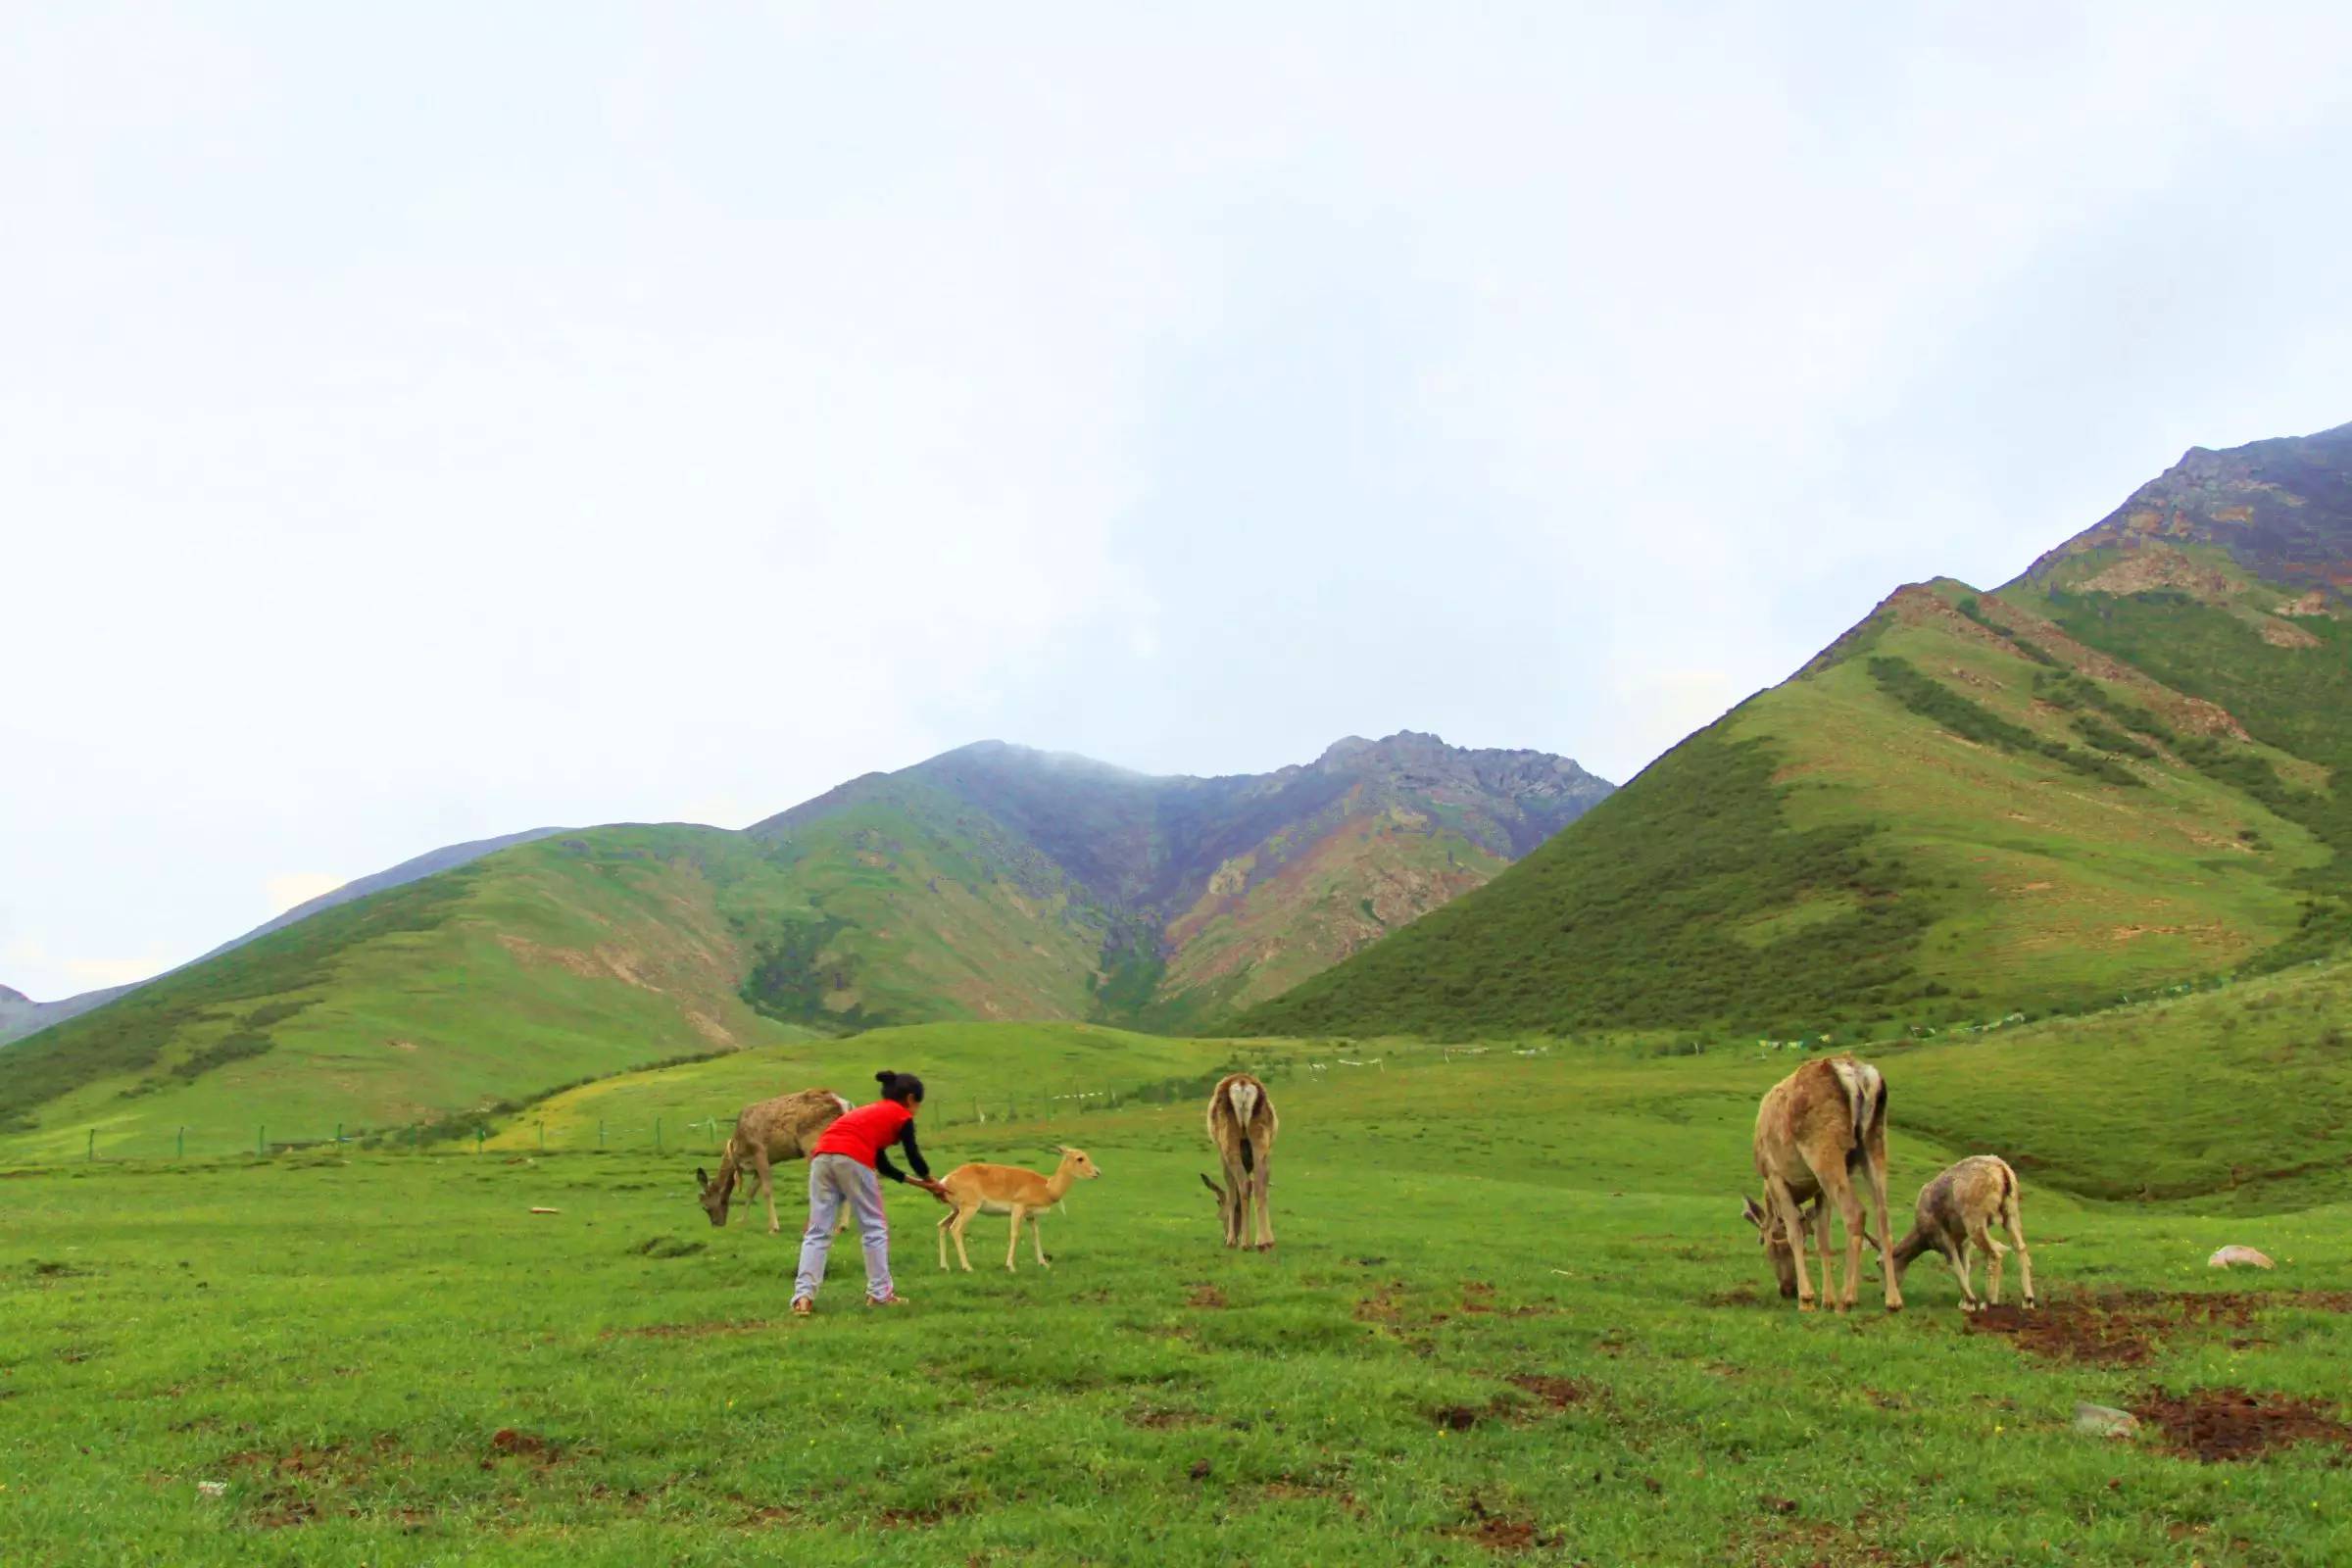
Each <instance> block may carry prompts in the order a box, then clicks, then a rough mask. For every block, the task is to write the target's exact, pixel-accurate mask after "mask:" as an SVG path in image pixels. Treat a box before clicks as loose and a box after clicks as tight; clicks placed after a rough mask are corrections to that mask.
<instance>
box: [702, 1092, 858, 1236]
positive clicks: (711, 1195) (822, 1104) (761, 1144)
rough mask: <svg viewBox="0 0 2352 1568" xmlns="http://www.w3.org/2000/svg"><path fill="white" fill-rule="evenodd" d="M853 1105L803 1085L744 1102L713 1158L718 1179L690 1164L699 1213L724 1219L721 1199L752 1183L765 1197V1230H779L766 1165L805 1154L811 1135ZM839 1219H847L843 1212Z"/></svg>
mask: <svg viewBox="0 0 2352 1568" xmlns="http://www.w3.org/2000/svg"><path fill="white" fill-rule="evenodd" d="M853 1108H854V1107H853V1106H852V1105H851V1104H850V1103H849V1102H848V1101H846V1100H844V1099H842V1098H841V1096H839V1095H837V1094H835V1093H834V1092H833V1091H832V1090H830V1089H804V1090H801V1091H800V1092H799V1093H798V1094H791V1095H778V1096H777V1097H776V1098H775V1099H773V1100H762V1101H760V1103H758V1104H755V1105H746V1106H744V1107H743V1112H742V1114H740V1115H738V1116H737V1117H736V1118H735V1131H734V1132H733V1133H732V1134H730V1135H729V1136H728V1138H727V1152H726V1153H725V1154H723V1155H722V1156H720V1158H719V1161H718V1179H717V1180H716V1181H713V1180H711V1178H710V1177H709V1176H708V1175H706V1174H704V1172H703V1170H702V1168H701V1167H700V1166H697V1167H696V1168H695V1172H694V1180H695V1185H696V1186H698V1187H700V1188H701V1189H702V1194H703V1212H704V1213H706V1214H708V1215H710V1216H711V1224H713V1225H724V1224H725V1223H726V1222H727V1203H728V1201H729V1200H730V1199H731V1198H732V1197H733V1196H734V1192H735V1184H736V1182H737V1181H739V1180H740V1181H744V1182H747V1183H757V1184H758V1188H759V1196H760V1197H761V1198H764V1199H765V1200H767V1234H768V1235H770V1236H775V1235H779V1234H781V1233H782V1231H783V1229H784V1227H783V1226H782V1225H781V1224H779V1223H777V1220H776V1192H775V1187H774V1185H773V1184H772V1183H771V1182H770V1181H769V1179H768V1171H769V1167H770V1166H772V1165H774V1164H775V1163H777V1162H778V1161H780V1160H787V1159H806V1158H808V1157H809V1149H810V1148H811V1147H812V1146H813V1145H814V1144H815V1143H816V1138H817V1134H819V1133H821V1132H823V1131H824V1130H825V1129H826V1128H827V1127H830V1126H832V1125H833V1123H834V1121H835V1120H837V1119H838V1118H840V1117H842V1116H846V1115H848V1114H849V1112H850V1111H851V1110H852V1109H853ZM747 1190H748V1188H747ZM842 1223H843V1224H845V1225H846V1224H848V1223H849V1217H848V1216H847V1215H846V1214H845V1215H844V1216H843V1217H842Z"/></svg>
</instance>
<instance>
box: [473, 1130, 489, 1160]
mask: <svg viewBox="0 0 2352 1568" xmlns="http://www.w3.org/2000/svg"><path fill="white" fill-rule="evenodd" d="M489 1136H490V1129H489V1128H487V1127H482V1126H478V1125H477V1126H476V1127H475V1128H474V1129H473V1152H475V1153H477V1154H478V1153H480V1152H482V1140H484V1139H486V1138H488V1137H489Z"/></svg>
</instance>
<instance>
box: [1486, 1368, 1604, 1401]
mask: <svg viewBox="0 0 2352 1568" xmlns="http://www.w3.org/2000/svg"><path fill="white" fill-rule="evenodd" d="M1504 1381H1505V1382H1507V1383H1509V1384H1510V1385H1511V1387H1513V1388H1515V1389H1525V1390H1526V1391H1527V1392H1528V1393H1530V1394H1532V1395H1534V1396H1535V1397H1537V1398H1539V1399H1542V1400H1544V1402H1545V1403H1546V1404H1548V1405H1550V1406H1551V1407H1552V1408H1553V1409H1555V1410H1565V1409H1567V1408H1568V1407H1569V1406H1570V1405H1572V1404H1582V1403H1584V1402H1585V1401H1586V1400H1587V1399H1589V1398H1591V1397H1593V1388H1592V1385H1590V1384H1586V1383H1579V1382H1578V1381H1577V1380H1576V1379H1574V1378H1560V1377H1549V1376H1546V1375H1545V1374H1544V1373H1541V1372H1521V1373H1518V1374H1517V1375H1515V1376H1513V1377H1510V1378H1507V1379H1505V1380H1504Z"/></svg>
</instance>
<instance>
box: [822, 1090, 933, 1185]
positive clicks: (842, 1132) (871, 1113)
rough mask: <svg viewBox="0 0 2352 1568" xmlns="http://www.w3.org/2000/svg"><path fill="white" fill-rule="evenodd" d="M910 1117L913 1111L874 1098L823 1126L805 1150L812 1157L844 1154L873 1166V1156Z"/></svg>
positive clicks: (891, 1141)
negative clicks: (812, 1146)
mask: <svg viewBox="0 0 2352 1568" xmlns="http://www.w3.org/2000/svg"><path fill="white" fill-rule="evenodd" d="M912 1120H914V1112H913V1111H911V1110H908V1109H907V1107H906V1106H905V1105H902V1104H900V1103H898V1102H897V1101H895V1100H877V1101H875V1102H874V1103H872V1104H870V1105H860V1106H858V1108H857V1109H856V1110H853V1111H851V1112H850V1113H849V1114H848V1115H846V1116H844V1117H842V1118H841V1120H839V1121H837V1122H835V1123H834V1124H833V1125H832V1126H830V1127H827V1128H826V1129H825V1133H824V1136H823V1137H822V1138H819V1139H818V1140H817V1141H816V1147H815V1148H814V1149H811V1150H810V1151H809V1156H810V1157H811V1158H813V1157H814V1156H816V1155H818V1154H847V1155H849V1156H850V1157H851V1158H852V1159H854V1160H856V1161H857V1162H858V1164H860V1165H863V1166H864V1167H866V1169H868V1170H871V1169H873V1168H874V1156H875V1155H877V1154H879V1153H881V1152H882V1151H883V1150H885V1149H888V1148H889V1147H890V1146H891V1145H893V1144H895V1143H897V1142H898V1141H899V1132H900V1129H902V1128H904V1127H905V1126H906V1125H907V1123H908V1122H910V1121H912Z"/></svg>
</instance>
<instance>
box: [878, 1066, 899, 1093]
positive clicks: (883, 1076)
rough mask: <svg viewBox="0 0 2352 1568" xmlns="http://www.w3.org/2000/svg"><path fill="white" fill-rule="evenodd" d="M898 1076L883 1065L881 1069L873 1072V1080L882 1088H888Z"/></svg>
mask: <svg viewBox="0 0 2352 1568" xmlns="http://www.w3.org/2000/svg"><path fill="white" fill-rule="evenodd" d="M898 1076H899V1075H898V1074H897V1073H895V1072H892V1071H891V1070H890V1069H889V1068H887V1067H885V1068H884V1069H883V1070H882V1071H880V1072H878V1073H876V1074H874V1082H876V1083H878V1084H880V1085H881V1086H882V1087H883V1088H885V1089H888V1088H889V1087H890V1086H891V1083H892V1082H893V1080H895V1079H896V1078H897V1077H898Z"/></svg>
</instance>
